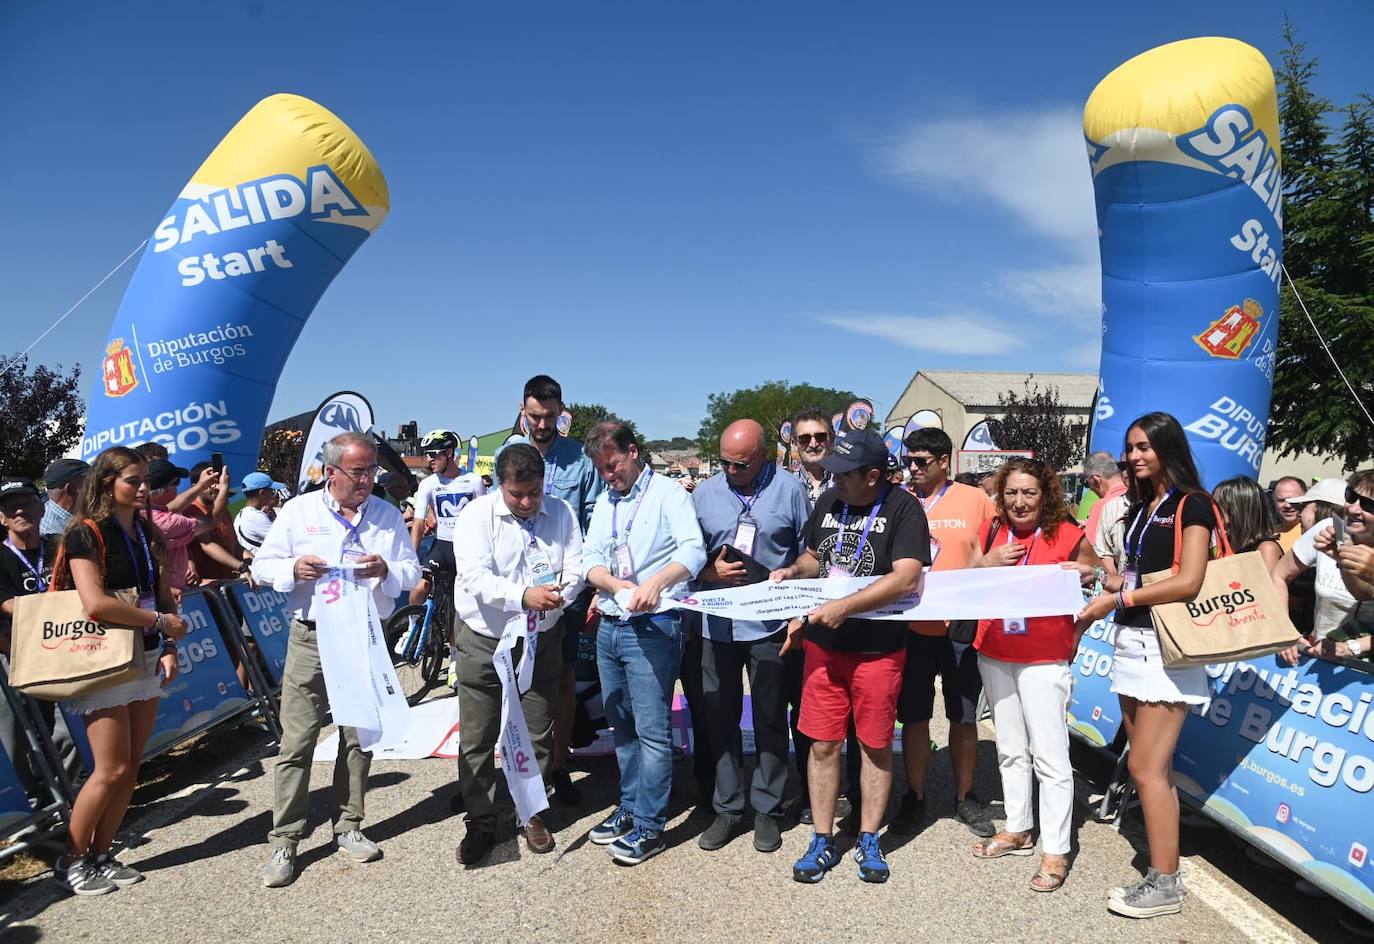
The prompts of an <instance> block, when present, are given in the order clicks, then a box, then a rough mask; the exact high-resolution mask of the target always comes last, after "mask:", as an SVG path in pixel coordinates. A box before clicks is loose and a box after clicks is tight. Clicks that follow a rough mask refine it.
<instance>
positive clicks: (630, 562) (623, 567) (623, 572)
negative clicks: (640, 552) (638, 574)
mask: <svg viewBox="0 0 1374 944" xmlns="http://www.w3.org/2000/svg"><path fill="white" fill-rule="evenodd" d="M615 569H616V571H617V572H618V573H619V574H620V579H621V580H634V579H635V562H634V559H633V558H632V557H630V545H629V544H628V543H621V544H617V545H616V546H615Z"/></svg>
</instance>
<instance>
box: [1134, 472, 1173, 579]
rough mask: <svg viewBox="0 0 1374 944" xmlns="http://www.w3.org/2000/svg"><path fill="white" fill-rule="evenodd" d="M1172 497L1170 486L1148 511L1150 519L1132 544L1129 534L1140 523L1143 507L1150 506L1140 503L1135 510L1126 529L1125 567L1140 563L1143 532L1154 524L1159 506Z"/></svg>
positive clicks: (1143, 538) (1143, 540)
mask: <svg viewBox="0 0 1374 944" xmlns="http://www.w3.org/2000/svg"><path fill="white" fill-rule="evenodd" d="M1173 497H1174V490H1173V489H1172V488H1171V489H1169V490H1168V491H1167V492H1165V493H1164V497H1163V498H1162V499H1160V502H1159V504H1158V505H1155V510H1154V511H1153V512H1151V513H1150V519H1149V520H1148V521H1146V522H1145V527H1143V528H1141V529H1140V534H1139V535H1136V539H1135V543H1134V544H1132V543H1131V536H1132V535H1134V534H1135V526H1136V525H1138V524H1140V516H1141V515H1143V514H1145V509H1146V508H1148V507H1150V506H1149V505H1148V504H1145V505H1142V506H1141V508H1140V510H1139V511H1137V512H1136V513H1135V520H1134V521H1132V522H1131V526H1130V527H1129V528H1127V529H1126V566H1127V567H1130V566H1131V564H1132V563H1134V564H1139V563H1140V549H1141V546H1142V545H1143V544H1144V543H1145V532H1147V531H1149V530H1150V525H1152V524H1154V523H1155V521H1156V519H1158V518H1159V509H1161V508H1163V507H1164V506H1165V505H1167V504H1168V503H1169V499H1170V498H1173Z"/></svg>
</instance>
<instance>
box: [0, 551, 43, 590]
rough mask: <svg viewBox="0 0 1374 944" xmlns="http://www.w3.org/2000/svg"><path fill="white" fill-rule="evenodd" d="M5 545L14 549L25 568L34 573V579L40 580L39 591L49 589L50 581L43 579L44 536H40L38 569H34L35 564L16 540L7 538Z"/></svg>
mask: <svg viewBox="0 0 1374 944" xmlns="http://www.w3.org/2000/svg"><path fill="white" fill-rule="evenodd" d="M5 546H6V547H8V548H9V549H10V550H11V551H14V556H15V557H17V558H19V560H20V562H21V563H22V564H23V565H24V569H25V570H27V571H28V572H29V573H31V574H33V579H34V580H36V581H38V592H39V593H42V592H43V591H44V590H46V589H48V582H47V581H46V580H44V579H43V563H44V560H43V540H42V538H40V539H39V540H38V569H37V570H35V569H34V566H33V564H31V563H29V559H28V557H27V556H25V554H24V552H23V551H21V550H20V549H19V546H18V545H17V544H15V543H14V540H13V539H12V538H5Z"/></svg>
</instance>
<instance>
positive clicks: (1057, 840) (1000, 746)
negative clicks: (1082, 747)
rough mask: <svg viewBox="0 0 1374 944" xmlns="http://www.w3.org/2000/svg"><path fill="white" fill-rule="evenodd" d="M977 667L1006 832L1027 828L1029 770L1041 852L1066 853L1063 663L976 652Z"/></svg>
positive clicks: (1068, 813) (1030, 819)
mask: <svg viewBox="0 0 1374 944" xmlns="http://www.w3.org/2000/svg"><path fill="white" fill-rule="evenodd" d="M978 669H979V671H980V672H981V673H982V675H983V689H984V690H985V691H986V692H987V696H988V703H989V704H990V705H991V706H992V723H993V724H994V725H996V727H997V761H998V766H999V767H1000V768H1001V772H1002V793H1003V795H1004V796H1005V797H1006V808H1007V832H1011V833H1021V832H1028V831H1029V830H1030V829H1031V828H1032V827H1033V826H1034V825H1035V813H1034V811H1033V810H1032V809H1031V795H1032V794H1031V791H1032V787H1033V784H1032V781H1031V770H1032V768H1033V769H1034V771H1035V779H1036V780H1038V781H1039V782H1040V851H1041V852H1042V853H1044V854H1046V855H1068V853H1069V838H1070V831H1071V827H1072V823H1073V767H1072V766H1071V765H1070V763H1069V728H1068V708H1069V690H1070V688H1071V685H1072V683H1071V680H1070V675H1069V665H1068V663H1067V662H1045V663H1040V664H1037V665H1026V664H1023V663H1020V662H1001V661H999V660H997V659H990V658H988V657H987V656H986V655H983V654H982V653H979V655H978Z"/></svg>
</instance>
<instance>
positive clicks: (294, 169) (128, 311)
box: [81, 94, 390, 476]
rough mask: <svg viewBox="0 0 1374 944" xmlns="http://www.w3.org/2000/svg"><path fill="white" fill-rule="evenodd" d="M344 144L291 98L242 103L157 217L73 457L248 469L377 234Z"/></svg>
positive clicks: (370, 182) (373, 174) (347, 140)
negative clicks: (104, 453)
mask: <svg viewBox="0 0 1374 944" xmlns="http://www.w3.org/2000/svg"><path fill="white" fill-rule="evenodd" d="M389 204H390V199H389V196H388V191H387V186H386V181H385V179H384V178H383V177H382V173H381V171H380V169H379V168H378V167H377V163H376V161H375V160H373V157H372V155H371V153H369V152H368V150H367V147H366V146H365V145H364V144H363V142H362V141H361V140H359V138H358V136H357V135H356V134H354V133H353V131H352V130H351V129H350V128H349V127H348V126H347V125H345V124H344V123H343V122H342V121H341V120H340V119H339V118H338V117H337V116H335V115H334V114H332V113H331V112H329V111H328V110H327V109H325V108H324V107H322V106H320V105H318V104H316V103H315V102H312V101H310V100H309V99H306V98H302V97H300V96H299V95H287V94H280V95H272V96H270V97H268V98H265V99H263V100H262V101H261V102H259V103H258V104H257V105H255V106H254V107H253V108H252V109H251V110H250V111H249V112H248V113H247V114H246V115H244V117H243V118H242V119H241V120H240V121H239V123H238V124H237V125H235V126H234V128H233V129H232V130H230V132H229V134H228V135H226V136H225V138H224V140H223V141H221V142H220V143H219V145H218V146H217V147H216V148H215V150H214V151H213V152H212V153H211V154H210V156H209V157H208V158H206V160H205V163H204V164H202V165H201V167H200V169H199V170H197V171H196V172H195V174H194V175H193V176H192V177H191V180H190V182H189V183H187V184H186V186H185V187H183V188H182V190H181V193H180V194H179V195H178V196H177V199H176V201H175V202H174V203H173V204H172V206H171V208H170V209H169V210H168V211H167V213H166V214H165V215H164V216H163V218H162V219H161V221H160V222H158V223H157V225H156V227H155V228H154V230H153V233H152V235H151V237H150V239H149V241H148V248H147V249H146V250H145V251H144V253H143V258H142V259H141V260H140V261H139V264H138V268H137V269H136V270H135V272H134V275H133V278H132V279H131V280H130V282H129V287H128V290H127V291H126V292H125V294H124V300H123V301H122V302H121V303H120V306H119V311H118V312H117V313H116V314H115V317H114V323H113V325H112V326H111V328H110V334H109V337H108V340H107V342H106V344H105V348H104V350H103V355H104V360H103V361H102V363H101V368H100V376H99V377H98V378H97V380H96V382H95V388H94V389H93V390H92V392H91V396H90V398H89V399H88V401H87V423H86V433H85V437H84V439H83V441H82V446H81V454H82V457H83V458H85V459H87V460H89V459H91V458H92V457H93V456H94V455H95V454H96V453H99V452H100V451H101V450H103V449H105V448H107V447H109V446H116V445H123V446H134V445H137V444H138V443H142V442H147V441H154V442H158V443H161V444H163V445H164V446H166V447H167V449H168V451H169V452H172V453H174V454H175V456H174V457H175V459H176V460H177V464H178V465H181V466H187V467H189V466H191V465H192V464H193V463H195V462H197V461H199V460H202V459H208V458H209V457H210V454H211V453H212V452H221V453H223V455H224V459H225V464H226V465H228V466H229V467H230V470H231V472H233V473H234V474H235V475H236V476H241V475H244V474H246V473H247V472H250V471H252V470H253V469H256V468H257V460H258V447H259V445H260V441H261V439H262V432H263V427H264V424H265V421H266V418H267V410H268V408H269V407H270V406H271V403H272V397H273V394H274V393H275V391H276V386H277V379H278V377H279V376H280V375H281V371H282V368H283V366H284V365H285V362H286V357H287V355H288V354H289V353H290V352H291V348H292V346H293V345H294V344H295V343H296V338H297V337H298V336H299V335H300V333H301V329H302V328H304V327H305V322H306V319H308V318H309V317H310V314H311V312H312V311H313V309H314V307H315V303H316V302H317V301H319V299H320V296H321V295H322V294H323V293H324V290H325V289H326V288H327V287H328V286H329V283H330V282H331V281H333V279H334V277H335V276H336V275H338V273H339V271H340V270H341V269H342V268H343V267H344V265H345V264H346V263H347V262H348V260H349V258H351V257H352V255H353V253H354V252H356V251H357V249H358V247H359V246H361V245H362V244H363V242H364V241H365V240H366V239H367V238H368V236H369V235H371V233H372V232H373V231H374V230H376V229H377V227H378V226H380V225H381V223H382V220H383V219H384V218H385V216H386V213H387V209H388V207H389Z"/></svg>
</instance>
